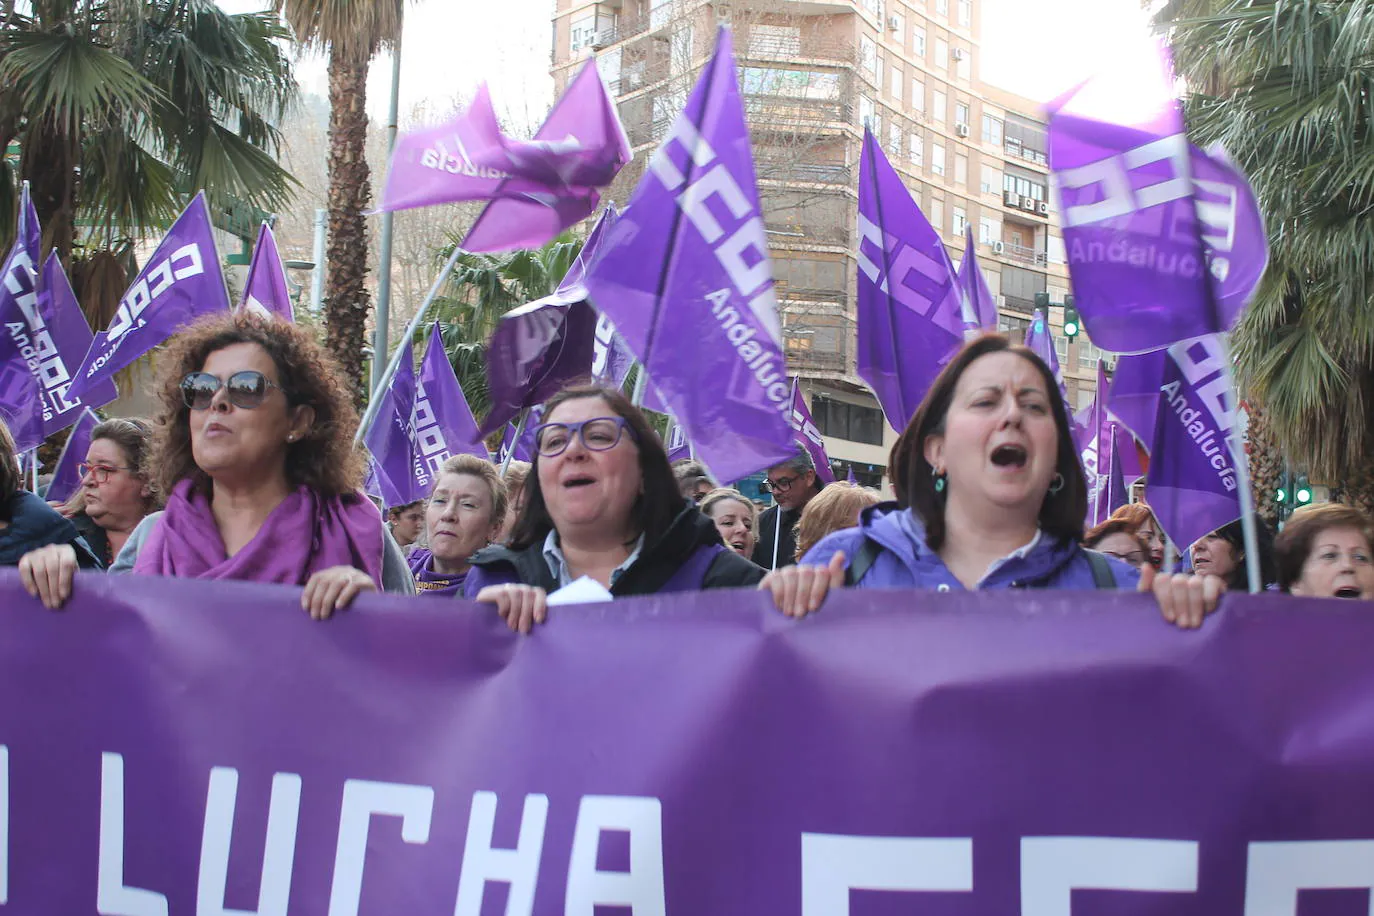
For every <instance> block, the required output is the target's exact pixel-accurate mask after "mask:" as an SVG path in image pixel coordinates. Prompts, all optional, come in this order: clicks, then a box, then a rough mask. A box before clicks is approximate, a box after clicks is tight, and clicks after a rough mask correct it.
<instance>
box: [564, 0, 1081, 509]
mask: <svg viewBox="0 0 1374 916" xmlns="http://www.w3.org/2000/svg"><path fill="white" fill-rule="evenodd" d="M980 3H981V0H734V2H719V0H601V2H594V0H556V7H555V12H554V29H553V49H552V72H553V76H554V81H555V84H556V87H557V88H559V89H561V88H562V87H563V86H564V85H566V84H567V81H568V80H569V79H570V78H571V77H572V75H573V74H574V73H575V72H576V69H577V67H578V66H579V65H580V64H581V62H582V61H583V60H584V59H585V58H586V56H587V55H589V54H595V55H596V59H597V65H598V67H599V68H600V69H601V72H602V74H603V76H604V77H605V78H606V81H607V83H608V85H609V86H610V88H611V91H612V93H613V94H614V95H615V97H616V98H617V101H618V104H619V108H620V114H621V119H622V120H623V121H624V123H625V128H626V131H627V132H628V134H629V136H630V140H631V143H632V144H633V146H634V148H635V162H634V163H632V164H631V166H629V167H627V168H626V170H625V172H624V173H623V174H622V176H621V177H620V179H618V184H617V187H615V188H613V189H612V195H611V196H612V197H613V198H614V199H616V200H620V201H625V200H628V197H629V192H630V191H631V190H632V188H633V185H634V183H635V182H637V181H638V179H639V177H640V175H642V173H643V163H644V160H645V159H646V158H647V154H648V153H650V152H651V151H652V150H653V148H654V147H655V146H657V144H658V143H659V141H660V140H661V139H662V137H663V135H664V133H665V132H666V131H667V128H668V126H669V124H670V123H671V122H672V119H673V118H675V117H676V116H677V114H678V112H679V111H680V110H681V109H682V107H683V105H684V104H685V102H686V98H687V94H688V92H689V91H690V90H691V87H692V85H693V84H694V82H695V80H696V77H697V76H698V75H699V73H700V72H701V68H702V66H703V65H704V64H705V62H706V60H707V59H708V58H709V57H710V55H711V52H712V50H713V46H714V40H715V32H716V27H717V25H718V24H719V23H721V22H726V23H728V24H730V26H731V28H732V30H733V33H734V36H735V56H736V60H737V63H738V66H739V71H740V81H741V89H742V91H743V95H744V98H745V105H746V110H747V117H748V120H749V126H750V132H751V140H752V143H753V147H754V158H755V164H756V168H757V173H758V183H759V194H760V197H761V203H762V206H763V212H764V219H765V223H766V226H767V230H768V234H769V242H770V250H771V254H772V258H773V268H774V274H775V277H776V279H777V296H778V305H779V310H780V312H781V318H782V325H783V333H784V337H785V342H786V348H787V357H788V362H789V367H790V369H791V371H792V372H794V373H798V374H800V376H801V379H802V382H801V383H802V387H803V390H804V391H805V392H806V393H807V395H808V396H809V400H810V403H811V409H812V413H813V415H814V416H815V419H816V423H817V426H818V427H819V428H820V429H821V432H822V433H823V434H824V435H825V436H826V440H827V451H828V453H829V455H830V456H831V458H832V460H834V461H836V462H837V464H840V465H841V467H840V468H838V471H839V473H840V474H841V476H843V472H844V471H846V470H847V469H848V467H849V466H852V467H853V468H854V470H855V473H856V476H857V477H858V479H859V480H860V481H862V482H865V483H870V484H874V485H877V484H879V483H880V482H881V478H882V474H883V472H884V471H885V468H886V465H887V458H888V451H889V450H890V448H891V446H892V443H893V442H894V441H895V439H896V435H897V432H898V431H896V430H893V429H892V428H891V427H889V426H888V425H887V423H886V421H885V420H884V418H883V415H882V412H881V411H880V410H879V408H878V404H877V401H876V399H875V398H874V397H873V395H872V393H871V392H870V391H869V389H868V388H867V387H866V386H865V385H864V383H863V381H862V380H861V379H860V378H859V377H858V375H857V374H856V373H855V362H854V360H855V339H856V338H855V298H856V292H855V291H856V289H857V280H856V272H857V262H856V259H855V252H856V240H855V239H856V223H857V214H858V178H859V160H860V150H861V147H862V143H863V129H864V128H863V126H864V124H865V123H867V124H870V125H871V126H872V129H873V130H874V133H875V135H876V136H877V137H878V138H879V140H880V141H881V142H882V144H883V146H884V148H885V151H886V153H887V156H888V158H889V159H890V160H891V162H892V164H893V165H894V166H895V167H896V168H897V170H898V173H899V174H900V175H901V176H902V178H903V180H904V181H905V183H906V184H907V186H908V188H909V189H910V190H911V192H912V195H913V196H914V198H915V199H916V201H917V203H918V204H919V205H920V207H921V209H922V211H923V212H924V213H925V214H926V216H927V217H928V218H929V219H930V221H931V223H932V224H933V225H935V226H936V227H937V228H938V229H939V230H940V232H941V234H942V236H943V237H944V240H945V242H946V245H947V246H948V248H949V250H950V254H951V257H952V258H953V260H954V261H955V263H956V264H957V263H958V262H959V261H960V259H961V258H962V257H963V253H964V252H963V248H964V239H965V234H964V232H965V227H966V226H972V227H973V230H974V237H975V238H976V239H977V247H978V251H977V256H978V260H979V263H980V265H981V266H982V268H983V272H984V274H985V275H986V277H987V281H988V285H989V287H990V288H991V290H992V292H993V294H994V295H995V296H996V297H997V300H998V306H999V312H1000V325H1001V327H1002V329H1003V330H1005V331H1007V332H1008V333H1009V334H1011V336H1012V337H1013V339H1019V338H1020V337H1022V336H1023V335H1024V333H1025V329H1026V328H1027V327H1028V326H1029V324H1030V321H1031V317H1032V310H1033V308H1034V303H1035V299H1036V294H1037V293H1048V295H1049V298H1050V301H1051V302H1053V303H1062V302H1063V300H1064V295H1065V294H1066V293H1067V292H1069V283H1068V271H1067V268H1066V264H1065V257H1064V243H1063V239H1062V236H1061V235H1060V232H1059V229H1058V226H1057V223H1056V219H1055V216H1056V214H1055V207H1054V203H1053V201H1052V200H1051V195H1050V191H1049V178H1048V175H1049V169H1048V157H1047V152H1046V151H1047V149H1048V147H1047V144H1046V130H1045V124H1044V121H1043V119H1042V118H1041V117H1040V115H1039V114H1038V113H1037V111H1036V108H1037V106H1036V105H1035V103H1032V102H1029V101H1027V100H1025V99H1021V98H1019V97H1017V96H1015V95H1013V94H1011V93H1009V92H1007V91H1005V90H1002V89H998V88H996V87H993V86H990V85H987V84H985V83H983V82H981V81H980V80H979V78H978V68H979V59H980V56H981V53H982V52H981V46H980V45H981V43H980V38H979V35H980V31H979V23H980V14H981V10H980ZM1062 322H1063V311H1062V309H1061V308H1058V307H1056V308H1052V309H1051V312H1050V323H1051V325H1052V326H1053V327H1054V328H1055V332H1056V335H1058V337H1059V340H1058V346H1059V354H1058V355H1059V360H1060V364H1061V366H1062V367H1063V370H1064V374H1065V379H1066V382H1067V385H1068V388H1069V396H1070V401H1071V403H1072V404H1073V405H1074V406H1075V407H1079V406H1083V405H1085V404H1086V403H1088V402H1089V401H1090V400H1091V398H1092V390H1093V387H1094V382H1095V378H1096V367H1097V360H1098V358H1099V357H1100V356H1102V355H1103V354H1101V353H1100V352H1099V351H1098V350H1097V349H1096V348H1095V347H1093V346H1092V345H1091V344H1090V343H1089V342H1088V341H1087V339H1086V338H1085V337H1083V336H1081V335H1080V337H1079V338H1078V340H1077V341H1076V342H1074V343H1073V344H1069V343H1068V342H1066V341H1064V340H1063V338H1062V335H1060V330H1061V327H1062Z"/></svg>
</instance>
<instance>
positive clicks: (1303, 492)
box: [1293, 474, 1312, 506]
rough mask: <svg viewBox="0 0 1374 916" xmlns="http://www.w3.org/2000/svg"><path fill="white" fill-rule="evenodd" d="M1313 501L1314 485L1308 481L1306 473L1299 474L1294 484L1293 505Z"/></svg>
mask: <svg viewBox="0 0 1374 916" xmlns="http://www.w3.org/2000/svg"><path fill="white" fill-rule="evenodd" d="M1310 502H1312V485H1311V484H1309V483H1308V482H1307V475H1306V474H1299V475H1298V479H1297V480H1296V481H1295V482H1294V484H1293V505H1295V506H1305V505H1307V504H1308V503H1310Z"/></svg>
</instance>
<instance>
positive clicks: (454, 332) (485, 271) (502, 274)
mask: <svg viewBox="0 0 1374 916" xmlns="http://www.w3.org/2000/svg"><path fill="white" fill-rule="evenodd" d="M458 241H459V240H458V238H457V237H450V241H449V243H448V244H447V245H445V246H444V247H443V248H441V249H439V250H438V251H437V252H436V253H435V258H436V260H439V261H447V260H448V258H449V256H450V255H451V254H452V253H453V248H454V246H455V245H457V244H458ZM581 250H582V240H581V239H579V238H576V237H575V236H573V235H572V234H571V233H567V232H565V233H563V234H562V235H560V236H558V237H557V238H555V239H554V240H553V241H551V242H548V243H547V244H545V245H544V246H543V247H542V248H536V249H530V250H522V251H512V252H507V253H504V254H480V253H472V252H464V253H462V254H460V255H459V256H458V263H457V264H456V265H455V266H454V268H453V273H451V274H450V275H449V280H448V289H449V290H451V291H452V293H451V294H450V295H448V296H444V297H440V298H439V299H438V300H436V301H435V304H434V312H433V318H434V320H435V321H438V322H439V332H440V334H441V335H442V338H443V341H444V350H445V351H446V352H447V353H448V358H449V362H451V363H453V369H454V372H455V373H456V374H457V376H458V383H459V385H461V386H462V389H463V394H464V396H465V397H466V398H467V401H468V406H469V407H471V408H472V412H473V414H474V415H476V416H479V417H480V416H483V415H484V414H486V412H487V411H488V410H490V409H491V395H490V392H488V390H487V360H486V354H487V341H489V340H490V339H491V335H492V332H493V331H495V330H496V326H497V324H498V323H500V321H501V316H502V315H504V314H506V312H509V311H510V310H511V309H513V308H519V307H520V306H522V305H524V304H525V303H527V302H533V301H534V300H536V299H540V298H542V297H544V296H547V295H549V294H550V293H552V292H553V291H554V290H556V289H557V288H558V284H559V283H560V282H561V281H562V279H563V277H564V275H565V274H567V272H568V269H569V268H570V267H571V266H572V263H573V261H574V259H576V258H577V255H578V252H580V251H581Z"/></svg>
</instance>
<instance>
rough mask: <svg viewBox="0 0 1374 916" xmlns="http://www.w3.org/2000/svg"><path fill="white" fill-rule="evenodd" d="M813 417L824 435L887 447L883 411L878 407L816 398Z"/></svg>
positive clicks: (813, 399) (813, 400) (813, 401)
mask: <svg viewBox="0 0 1374 916" xmlns="http://www.w3.org/2000/svg"><path fill="white" fill-rule="evenodd" d="M811 416H812V418H813V419H814V420H815V421H816V428H817V429H819V430H820V433H821V435H822V436H834V437H835V438H836V439H848V440H849V441H851V442H863V443H865V444H868V445H882V444H883V412H882V411H881V410H879V409H878V408H876V407H864V406H863V405H860V404H850V403H849V402H848V401H837V400H834V399H832V398H827V397H822V396H821V395H815V396H813V397H812V398H811Z"/></svg>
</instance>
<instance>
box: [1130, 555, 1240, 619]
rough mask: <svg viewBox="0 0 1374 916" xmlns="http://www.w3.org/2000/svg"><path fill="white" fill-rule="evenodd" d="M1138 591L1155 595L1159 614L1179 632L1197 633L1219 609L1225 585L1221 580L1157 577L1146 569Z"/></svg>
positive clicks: (1186, 575)
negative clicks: (1218, 604)
mask: <svg viewBox="0 0 1374 916" xmlns="http://www.w3.org/2000/svg"><path fill="white" fill-rule="evenodd" d="M1137 591H1142V592H1153V593H1154V596H1155V601H1157V602H1158V603H1159V613H1160V614H1162V615H1163V616H1164V619H1165V620H1167V621H1168V622H1169V623H1172V624H1173V625H1174V626H1176V627H1178V628H1179V629H1180V630H1196V629H1197V628H1198V627H1200V626H1202V620H1203V618H1204V617H1206V616H1207V615H1208V614H1210V613H1212V612H1213V611H1215V610H1216V609H1217V602H1219V601H1220V600H1221V596H1222V595H1223V594H1224V593H1225V592H1226V583H1225V582H1223V581H1222V580H1221V578H1220V577H1218V576H1210V575H1204V576H1199V575H1194V574H1189V573H1156V572H1155V571H1154V567H1152V566H1148V565H1147V566H1146V567H1145V568H1144V569H1142V570H1141V571H1140V586H1139V588H1138V589H1137Z"/></svg>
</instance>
